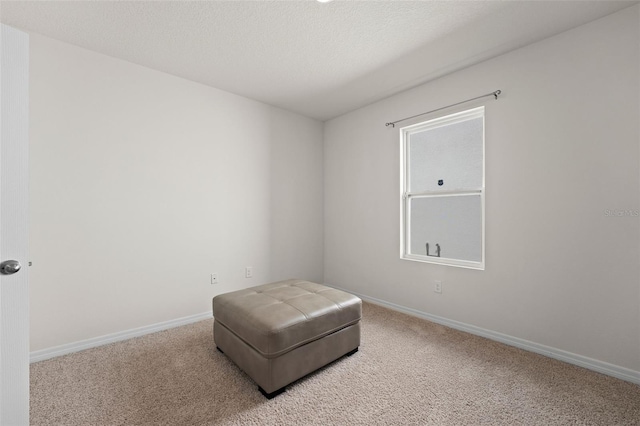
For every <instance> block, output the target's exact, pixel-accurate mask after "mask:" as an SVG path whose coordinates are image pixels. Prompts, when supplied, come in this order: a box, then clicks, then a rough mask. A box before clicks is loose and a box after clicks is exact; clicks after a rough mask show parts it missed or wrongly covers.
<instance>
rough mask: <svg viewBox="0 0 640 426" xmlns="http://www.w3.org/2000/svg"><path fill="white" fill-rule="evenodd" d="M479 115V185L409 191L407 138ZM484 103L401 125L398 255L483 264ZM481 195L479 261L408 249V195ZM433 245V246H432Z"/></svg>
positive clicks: (455, 263) (427, 260) (463, 264)
mask: <svg viewBox="0 0 640 426" xmlns="http://www.w3.org/2000/svg"><path fill="white" fill-rule="evenodd" d="M479 117H482V122H483V131H482V186H481V187H479V188H465V189H460V190H442V191H423V192H413V193H412V192H409V170H410V168H409V165H410V161H411V159H410V156H409V153H410V150H409V141H410V136H411V135H412V134H413V133H417V132H422V131H425V130H429V129H435V128H437V127H442V126H446V125H449V124H455V123H458V122H461V121H466V120H470V119H473V118H479ZM484 117H485V113H484V106H481V107H477V108H473V109H469V110H465V111H460V112H457V113H453V114H448V115H446V116H441V117H437V118H434V119H431V120H428V121H423V122H420V123H417V124H413V125H410V126H406V127H402V128H401V129H400V258H401V259H403V260H410V261H415V262H424V263H435V264H439V265H448V266H456V267H461V268H470V269H480V270H484V268H485V226H484V225H485V223H484V222H485V131H484V127H485V126H484ZM475 194H478V195H480V204H481V208H480V209H481V215H482V218H481V223H482V257H481V260H480V262H475V261H470V260H462V259H449V258H446V257H435V256H423V255H416V254H411V253H410V247H411V217H410V209H409V203H410V200H411V198H419V197H455V196H461V195H475ZM434 249H435V248H434Z"/></svg>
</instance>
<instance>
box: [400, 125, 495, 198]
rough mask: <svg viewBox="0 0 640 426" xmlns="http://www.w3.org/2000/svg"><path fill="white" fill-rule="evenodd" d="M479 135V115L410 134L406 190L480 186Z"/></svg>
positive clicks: (481, 134)
mask: <svg viewBox="0 0 640 426" xmlns="http://www.w3.org/2000/svg"><path fill="white" fill-rule="evenodd" d="M483 135H484V124H483V118H482V117H478V118H473V119H470V120H466V121H461V122H457V123H453V124H449V125H446V126H441V127H436V128H434V129H428V130H423V131H418V132H415V133H411V134H410V136H409V158H410V160H409V192H422V191H437V190H454V189H478V188H481V187H482V157H483V153H482V149H483ZM438 181H442V185H439V184H438Z"/></svg>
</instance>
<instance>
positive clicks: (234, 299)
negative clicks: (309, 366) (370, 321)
mask: <svg viewBox="0 0 640 426" xmlns="http://www.w3.org/2000/svg"><path fill="white" fill-rule="evenodd" d="M361 306H362V305H361V302H360V299H359V298H357V297H355V296H353V295H351V294H348V293H345V292H343V291H340V290H336V289H333V288H330V287H326V286H323V285H320V284H315V283H312V282H308V281H302V280H287V281H280V282H277V283H271V284H265V285H261V286H258V287H253V288H250V289H246V290H240V291H236V292H232V293H227V294H222V295H219V296H216V297H215V298H214V301H213V312H214V315H215V319H216V321H218V322H219V323H220V324H222V325H224V326H225V327H227V328H228V329H229V330H232V331H233V332H234V334H236V335H237V336H238V337H239V338H240V339H242V340H243V341H244V342H245V343H247V344H248V345H250V346H251V347H252V348H253V349H255V350H256V351H257V352H259V353H260V355H262V356H263V357H265V358H275V357H278V356H280V355H282V354H284V353H286V352H288V351H291V350H293V349H295V348H297V347H299V346H302V345H304V344H307V343H309V342H311V341H314V340H317V339H319V338H322V337H324V336H326V335H328V334H331V333H334V332H336V331H338V330H340V329H342V328H344V327H346V326H349V325H352V324H355V323H357V322H358V321H360V318H361V315H362V312H361Z"/></svg>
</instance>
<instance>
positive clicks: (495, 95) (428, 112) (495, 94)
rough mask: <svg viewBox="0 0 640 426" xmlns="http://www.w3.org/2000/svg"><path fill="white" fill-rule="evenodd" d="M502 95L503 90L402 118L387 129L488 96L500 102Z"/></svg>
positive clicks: (387, 124)
mask: <svg viewBox="0 0 640 426" xmlns="http://www.w3.org/2000/svg"><path fill="white" fill-rule="evenodd" d="M500 93H502V91H501V90H496V91H494V92H491V93H487V94H486V95H482V96H476V97H475V98H471V99H467V100H466V101H461V102H458V103H455V104H451V105H447V106H443V107H442V108H438V109H433V110H431V111H427V112H423V113H420V114H416V115H412V116H411V117H407V118H402V119H400V120H396V121H392V122H391V123H386V124H385V126H387V127H389V126H391V127H396V123H399V122H401V121H405V120H411V119H412V118H416V117H420V116H421V115H426V114H431V113H432V112H436V111H440V110H442V109H445V108H451V107H454V106H456V105H460V104H464V103H467V102H471V101H475V100H476V99H482V98H486V97H487V96H493V97H495V98H496V100H498V95H499V94H500Z"/></svg>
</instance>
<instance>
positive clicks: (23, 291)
mask: <svg viewBox="0 0 640 426" xmlns="http://www.w3.org/2000/svg"><path fill="white" fill-rule="evenodd" d="M0 45H1V46H2V48H1V55H0V425H2V426H14V425H15V426H22V425H28V424H29V311H28V309H29V287H28V274H27V272H28V262H29V260H28V257H27V256H28V232H27V227H28V223H29V210H28V197H29V188H28V172H27V165H28V155H29V152H28V145H29V137H28V130H29V125H28V124H29V104H28V101H29V94H28V89H29V37H28V35H27V34H25V33H23V32H20V31H18V30H16V29H14V28H11V27H8V26H6V25H2V28H1V31H0Z"/></svg>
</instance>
